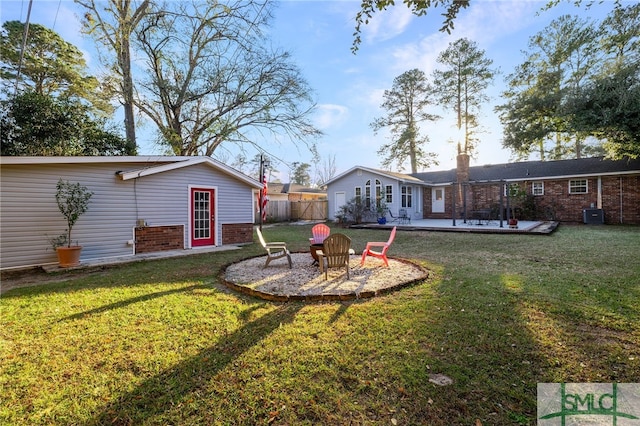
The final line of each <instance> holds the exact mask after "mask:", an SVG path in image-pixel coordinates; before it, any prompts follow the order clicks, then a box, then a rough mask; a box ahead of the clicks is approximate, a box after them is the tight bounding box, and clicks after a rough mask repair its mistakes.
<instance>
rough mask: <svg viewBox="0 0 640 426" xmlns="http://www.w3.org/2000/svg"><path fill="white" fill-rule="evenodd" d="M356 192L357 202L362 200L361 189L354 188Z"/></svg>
mask: <svg viewBox="0 0 640 426" xmlns="http://www.w3.org/2000/svg"><path fill="white" fill-rule="evenodd" d="M355 189H356V192H355V197H356V199H358V200H361V199H362V187H359V186H356V188H355Z"/></svg>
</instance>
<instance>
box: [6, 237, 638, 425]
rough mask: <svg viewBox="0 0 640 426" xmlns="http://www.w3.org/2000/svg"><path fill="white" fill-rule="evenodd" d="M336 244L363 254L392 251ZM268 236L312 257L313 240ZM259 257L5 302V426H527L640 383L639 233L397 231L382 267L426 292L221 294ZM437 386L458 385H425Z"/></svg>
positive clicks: (61, 286)
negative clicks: (307, 297)
mask: <svg viewBox="0 0 640 426" xmlns="http://www.w3.org/2000/svg"><path fill="white" fill-rule="evenodd" d="M337 231H338V229H337V228H335V227H334V230H333V232H337ZM340 232H344V233H346V234H348V235H349V236H351V238H352V240H353V246H354V247H355V248H356V250H357V251H361V250H362V248H363V247H364V245H365V242H366V241H368V240H380V239H381V237H384V238H383V239H386V237H387V236H388V232H387V231H384V232H380V231H375V230H356V229H344V230H343V229H340ZM264 233H265V237H266V238H267V240H270V241H276V240H278V241H282V240H284V241H287V242H288V244H289V246H290V248H292V249H293V250H294V251H295V250H308V237H309V236H310V234H311V227H310V226H289V225H285V226H276V227H269V228H265V230H264ZM260 253H261V248H260V247H259V245H257V244H253V245H250V246H246V247H243V248H242V249H241V250H235V251H228V252H217V253H210V254H198V255H193V256H188V257H183V258H176V259H169V260H156V261H145V262H139V263H134V264H128V265H121V266H114V267H110V268H107V269H104V270H100V271H95V272H91V273H88V274H87V273H83V274H78V273H66V274H64V275H63V278H65V280H64V281H61V282H56V283H50V284H46V285H41V286H37V287H30V288H20V289H15V290H12V291H9V292H7V293H6V294H4V295H3V296H2V299H1V301H0V303H1V306H0V309H1V310H0V315H1V318H0V339H1V340H0V359H1V360H2V363H1V365H0V393H1V395H2V397H1V398H2V401H1V404H0V424H3V425H4V424H7V425H9V424H11V425H42V424H47V425H51V424H61V425H69V424H82V425H86V424H88V425H91V424H115V425H120V424H145V425H146V424H161V425H169V424H174V425H189V424H205V425H218V424H219V425H240V424H242V425H257V424H263V425H266V424H273V425H318V424H325V425H346V424H352V425H361V424H362V425H364V424H366V425H389V424H398V425H478V424H483V425H511V424H524V425H534V424H535V423H536V384H537V383H538V382H640V260H639V259H640V227H622V226H620V227H618V226H561V227H560V228H559V229H558V230H557V231H556V232H555V233H554V234H552V235H550V236H531V235H482V234H466V233H448V232H440V233H437V232H402V231H399V232H398V235H397V236H396V240H395V242H394V244H393V246H392V247H391V249H390V251H389V255H390V256H396V257H403V258H408V259H412V260H414V261H417V262H418V263H420V264H421V265H423V266H425V267H427V268H429V269H431V270H432V271H433V274H432V276H431V277H430V278H429V279H428V280H426V281H424V282H421V283H418V284H416V285H414V286H412V287H409V288H405V289H402V290H399V291H397V292H394V293H391V294H389V295H387V296H384V297H379V298H374V299H370V300H363V301H356V302H349V303H340V302H335V303H322V304H303V303H288V304H278V303H270V302H266V301H263V300H259V299H253V298H250V297H247V296H242V295H239V294H235V293H233V292H231V291H229V290H228V289H226V288H225V287H224V286H223V285H222V284H220V282H219V279H218V276H219V273H220V270H221V267H222V266H223V265H226V264H228V263H230V262H234V261H238V260H240V259H243V258H246V257H250V256H254V255H257V254H260ZM374 261H375V260H374ZM438 373H440V374H444V375H446V376H448V377H450V378H452V379H453V384H451V385H449V386H438V385H436V384H434V383H431V382H429V375H430V374H438Z"/></svg>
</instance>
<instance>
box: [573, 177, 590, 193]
mask: <svg viewBox="0 0 640 426" xmlns="http://www.w3.org/2000/svg"><path fill="white" fill-rule="evenodd" d="M587 192H588V187H587V180H586V179H574V180H570V181H569V194H586V193H587Z"/></svg>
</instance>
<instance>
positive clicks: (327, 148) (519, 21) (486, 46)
mask: <svg viewBox="0 0 640 426" xmlns="http://www.w3.org/2000/svg"><path fill="white" fill-rule="evenodd" d="M397 3H398V4H399V5H398V6H395V7H392V8H390V9H389V10H387V11H385V12H381V13H377V14H376V15H374V17H373V19H372V21H371V22H370V23H369V25H367V26H364V27H363V34H362V44H361V46H360V50H359V51H358V52H357V54H356V55H354V54H352V53H351V50H350V49H351V45H352V41H353V32H354V24H355V21H354V17H355V15H356V13H357V12H358V10H359V7H360V2H359V1H353V0H349V1H346V0H345V1H282V2H280V3H279V4H278V6H277V8H276V9H275V19H274V21H273V25H272V28H271V30H270V31H271V35H272V40H271V41H272V43H273V44H274V45H276V46H279V47H281V48H283V49H285V50H288V51H289V52H290V53H291V54H292V56H293V60H294V61H295V63H296V64H297V65H298V66H299V67H300V69H301V70H302V74H303V76H304V77H305V78H306V79H307V81H308V83H309V85H310V86H311V88H312V90H313V92H314V96H315V99H316V102H317V105H318V108H317V111H316V112H315V114H314V116H313V122H314V123H315V125H316V127H318V128H320V129H321V130H322V131H323V132H324V133H325V135H324V136H323V137H322V138H321V139H319V140H318V141H317V144H318V147H319V152H320V154H321V155H322V156H323V157H324V158H329V157H334V156H335V160H336V166H337V173H342V172H344V171H346V170H348V169H350V168H351V167H353V166H355V165H360V166H366V167H372V168H380V167H381V166H380V163H381V158H379V157H378V155H377V151H378V148H379V147H380V146H381V145H383V144H385V143H387V142H388V139H387V137H388V134H386V133H385V132H379V133H378V134H377V135H374V133H373V131H372V129H371V127H370V126H369V124H370V123H371V122H372V121H373V120H374V119H375V118H376V117H381V116H384V114H385V111H384V110H382V109H380V104H381V103H382V95H383V92H384V90H385V89H390V88H391V86H392V84H393V79H394V78H395V77H397V76H399V75H400V74H402V73H403V72H405V71H408V70H410V69H413V68H419V69H421V70H422V71H424V72H425V73H426V74H427V75H428V76H430V74H431V72H432V71H433V70H434V69H435V68H436V67H437V66H438V64H437V63H436V58H437V56H438V54H439V53H440V52H442V51H443V50H445V49H446V48H447V46H448V45H449V43H451V42H453V41H455V40H457V39H459V38H462V37H466V38H469V39H470V40H473V41H475V42H476V43H478V46H479V47H480V48H481V49H483V50H485V51H486V56H487V57H488V58H490V59H492V60H493V61H494V64H493V65H494V67H495V68H498V69H499V70H500V72H501V74H499V75H498V76H497V77H496V79H495V82H494V84H493V86H491V87H490V89H489V92H488V93H489V95H490V96H491V101H490V102H489V103H488V104H487V105H485V106H484V107H483V110H482V116H481V123H482V125H483V127H485V128H486V129H487V132H486V133H483V134H482V135H480V137H481V143H480V144H479V145H478V154H477V158H476V159H474V160H472V165H481V164H496V163H503V162H508V161H509V160H510V153H509V152H508V151H506V150H504V149H502V147H501V139H502V127H501V125H500V122H499V120H498V118H497V116H496V115H495V113H494V112H493V107H494V106H495V105H497V104H500V103H503V101H502V100H501V99H500V93H501V92H502V90H504V88H505V85H504V78H505V77H506V76H507V75H508V74H510V73H511V72H512V71H513V70H514V67H515V66H516V65H517V64H519V63H521V62H522V61H523V58H524V56H523V54H522V51H523V50H526V49H527V43H528V39H529V37H531V36H532V35H534V34H536V33H537V32H539V31H540V30H542V29H543V28H544V27H546V26H547V25H548V24H549V23H550V22H551V21H552V20H553V19H554V18H557V17H558V16H560V15H563V14H575V15H579V16H582V17H584V18H590V19H593V20H596V21H600V20H602V19H603V18H604V17H605V16H606V15H607V13H608V12H609V11H610V10H611V9H612V8H613V2H612V1H611V0H605V2H604V3H603V4H597V5H594V6H593V7H592V8H591V9H585V7H575V6H573V1H571V2H564V3H562V4H561V5H560V6H557V7H554V8H552V9H551V10H549V11H545V12H542V11H541V9H542V7H543V6H544V4H545V3H546V1H541V0H538V1H527V0H493V1H491V0H472V1H471V6H470V7H469V8H467V9H463V10H462V11H461V12H460V14H459V17H458V19H457V20H456V24H455V30H454V31H453V32H452V33H451V34H446V33H440V32H439V31H438V29H439V28H440V26H441V21H442V19H441V18H442V17H441V16H440V13H441V12H442V11H441V10H430V11H429V13H428V14H427V16H422V17H416V16H413V15H412V14H411V13H410V12H409V10H408V9H407V8H406V7H405V6H404V5H402V4H401V2H400V1H398V2H397ZM27 6H28V1H27V0H19V1H4V0H3V1H2V3H0V7H1V9H0V19H1V20H2V22H4V21H7V20H14V19H20V20H23V21H24V19H25V17H26V13H27ZM77 13H78V8H77V6H76V5H75V4H74V3H73V2H72V1H70V0H62V1H59V0H55V1H54V0H35V1H34V5H33V9H32V12H31V22H32V23H39V24H42V25H44V26H46V27H48V28H53V29H54V31H56V32H58V33H59V34H60V35H61V36H62V37H63V38H64V39H65V40H67V41H69V42H71V43H73V44H75V45H76V46H78V47H79V48H81V50H82V51H83V52H84V53H85V55H86V58H87V61H88V64H89V66H90V67H95V68H96V69H99V66H100V65H99V63H98V59H97V56H96V54H95V52H94V50H93V48H92V45H93V42H92V41H91V40H90V39H87V38H85V37H83V36H82V35H80V33H79V23H78V20H77V17H76V16H77ZM432 112H433V113H437V114H439V115H441V116H442V117H443V118H442V119H441V120H439V121H436V122H434V123H428V124H425V125H424V126H423V127H422V128H421V132H422V134H426V135H428V136H429V139H430V142H429V144H428V146H427V147H426V149H427V150H428V151H433V152H436V153H437V154H438V160H439V162H440V164H439V165H438V166H434V167H432V168H431V170H442V169H451V168H453V167H455V154H456V148H455V144H454V143H452V142H453V141H456V140H457V130H456V129H455V126H454V123H455V117H454V114H453V112H451V111H444V110H441V109H439V108H437V107H434V109H433V111H432ZM150 127H151V126H146V127H143V128H142V129H141V130H139V131H138V137H139V140H138V145H139V154H142V155H147V154H161V153H162V151H161V149H160V148H159V147H157V146H155V145H154V143H153V135H152V134H151V132H150V131H149V130H150ZM265 144H266V146H265V147H266V148H267V149H269V150H271V151H273V152H274V153H275V154H276V156H277V157H278V158H279V159H281V160H282V163H280V164H278V165H277V168H278V169H279V170H280V171H281V175H280V179H281V180H282V181H283V182H286V181H288V176H287V173H288V170H287V166H286V164H287V163H288V164H290V163H291V162H294V161H298V162H307V163H311V154H310V153H309V152H307V151H306V148H304V147H303V146H300V147H299V148H296V147H293V146H292V145H291V144H290V143H282V145H275V144H274V142H269V141H266V142H265ZM405 171H406V172H409V171H410V169H409V167H408V165H407V167H406V169H405Z"/></svg>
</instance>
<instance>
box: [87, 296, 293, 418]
mask: <svg viewBox="0 0 640 426" xmlns="http://www.w3.org/2000/svg"><path fill="white" fill-rule="evenodd" d="M303 306H304V305H302V304H285V305H281V306H279V307H278V308H276V309H275V310H273V311H271V312H269V313H267V314H265V315H263V316H261V317H259V318H257V319H255V320H254V321H251V322H249V323H247V324H245V325H244V326H243V327H241V328H239V329H238V330H236V331H235V332H234V333H232V334H230V335H228V336H226V337H224V338H222V339H221V340H220V341H219V342H218V343H217V344H216V345H214V346H211V347H209V348H206V349H204V350H202V351H201V352H200V353H199V354H197V355H195V356H193V357H191V358H189V359H186V360H185V361H183V362H182V363H179V364H177V365H175V366H174V367H173V368H171V369H168V370H166V371H164V372H162V373H160V374H158V375H156V376H154V377H151V378H149V379H147V380H145V381H143V382H141V383H140V384H139V385H138V386H137V387H136V388H135V389H133V390H132V391H130V392H127V393H125V394H123V395H122V396H120V397H119V398H118V399H117V400H115V401H113V402H111V403H110V404H108V405H107V406H106V407H105V408H104V409H103V410H102V412H101V413H99V414H98V415H97V416H96V417H95V418H94V419H93V420H92V422H91V423H90V424H94V425H103V424H113V425H121V424H127V425H128V424H144V423H146V421H148V420H149V419H152V418H154V417H156V416H159V415H161V414H162V413H164V412H165V411H168V410H171V409H175V407H176V405H179V404H180V403H181V402H183V401H185V400H186V399H188V398H189V397H190V395H191V394H192V393H194V392H197V391H198V390H199V389H202V388H204V387H206V386H207V385H208V383H209V381H210V380H211V379H212V378H213V377H214V376H215V375H216V374H217V373H219V372H220V371H221V370H222V369H224V368H225V367H226V366H227V365H229V364H230V363H231V362H232V361H233V360H234V359H236V358H237V357H238V356H240V355H241V354H243V353H244V352H246V351H247V350H249V349H250V348H252V347H253V346H255V345H256V344H258V343H259V342H260V341H261V340H263V339H265V338H267V337H268V336H269V335H270V334H271V333H272V332H273V331H274V330H276V329H278V328H279V327H280V326H281V324H284V323H290V322H292V321H293V320H294V318H295V316H296V314H297V313H298V311H300V309H301V308H302V307H303Z"/></svg>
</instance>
